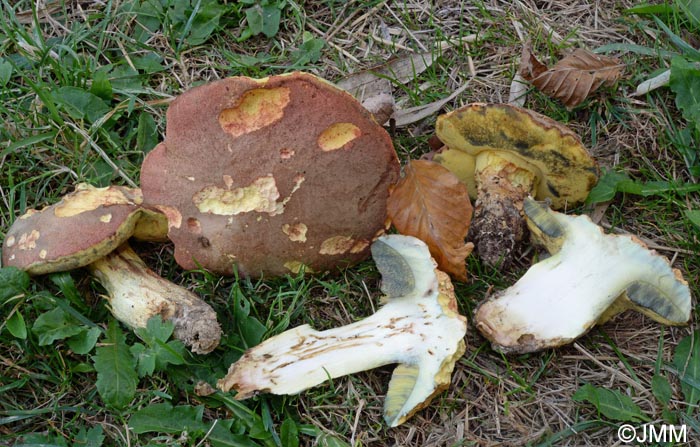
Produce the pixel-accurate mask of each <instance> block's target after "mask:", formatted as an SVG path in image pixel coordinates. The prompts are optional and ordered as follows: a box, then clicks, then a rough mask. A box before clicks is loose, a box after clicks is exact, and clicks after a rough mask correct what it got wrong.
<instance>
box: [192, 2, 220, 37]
mask: <svg viewBox="0 0 700 447" xmlns="http://www.w3.org/2000/svg"><path fill="white" fill-rule="evenodd" d="M198 1H199V0H194V2H193V3H196V2H198ZM224 12H226V8H225V7H224V6H222V5H220V4H219V3H218V2H217V1H216V0H202V1H201V5H200V9H199V11H198V12H197V14H196V15H195V16H194V17H193V18H192V17H191V16H190V17H188V23H190V26H189V29H187V23H185V30H187V31H189V32H188V35H187V37H186V39H185V40H186V41H187V43H188V44H189V45H200V44H202V43H204V42H205V41H206V40H207V39H209V36H211V34H212V33H213V32H214V31H215V30H216V28H217V27H218V26H219V20H220V19H221V16H222V15H223V14H224Z"/></svg>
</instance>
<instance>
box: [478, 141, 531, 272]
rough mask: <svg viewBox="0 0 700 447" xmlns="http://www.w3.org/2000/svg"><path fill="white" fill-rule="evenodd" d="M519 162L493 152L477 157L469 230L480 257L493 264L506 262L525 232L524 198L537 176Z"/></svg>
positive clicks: (529, 192) (529, 191)
mask: <svg viewBox="0 0 700 447" xmlns="http://www.w3.org/2000/svg"><path fill="white" fill-rule="evenodd" d="M511 157H512V156H511ZM518 164H519V165H522V164H523V162H522V161H520V162H519V163H518ZM518 164H515V163H512V162H511V161H510V160H509V159H508V157H506V156H502V155H499V154H498V153H495V152H483V153H481V154H479V155H478V156H477V157H476V167H475V171H474V176H475V182H476V185H477V198H476V202H475V206H474V219H473V222H472V227H471V231H472V235H473V240H474V243H475V245H476V249H477V251H478V252H479V257H481V259H482V260H483V261H484V262H486V263H487V264H489V265H492V266H495V265H497V264H498V263H499V262H501V263H503V264H508V263H509V262H510V260H511V258H512V254H513V252H514V251H515V249H516V248H517V246H518V245H519V244H520V242H521V241H522V240H523V238H524V236H525V233H526V231H525V221H524V220H523V218H522V216H521V212H522V207H523V200H524V199H525V197H527V196H528V195H529V194H531V193H532V191H533V188H534V185H535V179H536V177H535V174H534V171H533V170H528V169H523V168H521V167H519V166H518Z"/></svg>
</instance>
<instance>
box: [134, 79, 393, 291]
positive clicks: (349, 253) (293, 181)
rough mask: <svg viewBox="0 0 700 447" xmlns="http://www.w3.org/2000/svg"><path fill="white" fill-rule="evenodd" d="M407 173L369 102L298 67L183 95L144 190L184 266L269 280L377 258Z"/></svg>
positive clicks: (150, 159) (147, 166)
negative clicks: (372, 254)
mask: <svg viewBox="0 0 700 447" xmlns="http://www.w3.org/2000/svg"><path fill="white" fill-rule="evenodd" d="M398 173H399V164H398V160H397V157H396V153H395V151H394V148H393V145H392V142H391V139H390V138H389V135H388V134H387V132H386V131H385V130H384V129H383V128H382V127H381V126H380V125H378V124H377V123H376V122H375V121H374V119H373V118H372V116H371V114H370V113H369V112H367V111H366V110H365V109H364V108H363V107H362V106H361V105H360V103H359V102H357V100H355V99H354V98H353V97H352V96H351V95H350V94H348V93H346V92H344V91H342V90H340V89H338V88H336V87H334V86H333V85H331V84H329V83H328V82H326V81H323V80H321V79H319V78H316V77H314V76H313V75H310V74H305V73H291V74H287V75H281V76H272V77H269V78H265V79H260V80H256V79H251V78H245V77H234V78H229V79H224V80H220V81H217V82H213V83H211V84H207V85H203V86H199V87H195V88H193V89H191V90H189V91H187V92H186V93H184V94H182V95H181V96H179V97H178V98H177V99H176V100H175V101H173V102H172V103H171V105H170V107H169V109H168V112H167V127H166V135H165V140H164V142H163V143H161V144H159V145H158V146H157V147H156V148H155V149H154V150H153V151H151V152H150V153H149V154H148V156H147V157H146V159H145V160H144V163H143V166H142V171H141V187H142V189H143V195H144V200H145V203H146V204H148V205H150V206H154V207H155V208H157V209H159V210H161V211H162V212H163V213H164V214H165V215H166V216H167V217H168V225H169V232H168V236H169V238H170V239H171V240H172V241H173V242H174V243H175V259H176V261H177V262H178V263H179V264H180V265H181V266H182V267H184V268H186V269H191V268H195V267H197V266H201V267H204V268H206V269H209V270H211V271H214V272H217V273H221V274H232V273H233V272H234V271H235V270H237V271H238V272H240V273H241V274H243V275H246V276H253V277H258V276H262V275H265V276H275V275H283V274H289V273H297V272H298V271H299V270H300V269H302V268H304V269H305V270H306V271H307V272H308V271H315V272H319V271H325V270H329V269H332V268H334V267H337V266H347V265H351V264H353V263H355V262H357V261H359V260H362V259H364V258H365V257H367V255H368V254H369V247H370V243H371V242H372V240H374V239H375V238H376V237H377V236H378V235H380V234H381V233H382V232H383V231H384V222H385V219H386V199H387V196H388V190H389V186H390V185H391V184H392V183H394V182H395V181H396V180H397V178H398Z"/></svg>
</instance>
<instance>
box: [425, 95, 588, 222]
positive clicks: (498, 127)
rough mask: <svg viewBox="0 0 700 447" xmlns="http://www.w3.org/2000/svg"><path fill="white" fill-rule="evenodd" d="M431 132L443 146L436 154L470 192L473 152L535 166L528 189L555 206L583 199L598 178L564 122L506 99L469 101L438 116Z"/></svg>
mask: <svg viewBox="0 0 700 447" xmlns="http://www.w3.org/2000/svg"><path fill="white" fill-rule="evenodd" d="M436 132H437V136H438V137H439V138H440V140H441V141H442V142H443V143H444V144H445V145H446V146H447V148H446V150H445V151H443V153H442V154H438V155H436V157H435V161H438V162H440V163H442V164H444V165H446V166H447V167H449V168H450V169H451V170H453V172H457V173H458V176H459V177H460V179H461V180H462V181H463V182H465V183H466V184H467V185H468V186H470V185H471V188H470V193H471V194H472V195H473V194H475V187H474V166H475V162H474V159H475V157H476V156H477V155H478V154H479V153H481V152H484V151H498V152H499V153H500V154H501V155H502V156H504V157H506V158H508V159H509V161H511V162H512V163H515V164H517V165H518V166H520V167H523V168H525V169H529V170H532V171H534V173H535V174H536V177H537V180H536V184H535V187H534V191H533V195H534V196H535V197H536V198H537V199H540V200H544V199H549V200H551V203H552V206H553V207H554V208H557V209H558V208H563V207H565V206H566V205H571V204H574V203H578V202H581V201H583V200H584V199H585V198H586V197H587V195H588V192H589V191H590V190H591V188H592V187H593V186H594V185H595V183H596V182H597V180H598V166H597V164H596V162H595V161H594V160H593V159H592V158H591V156H590V155H589V154H588V152H587V150H586V148H585V147H584V146H583V144H582V143H581V141H580V139H579V137H578V136H577V135H576V134H575V133H574V132H573V131H571V130H570V129H568V128H567V127H566V126H564V125H562V124H560V123H558V122H557V121H554V120H552V119H550V118H548V117H546V116H544V115H540V114H538V113H536V112H533V111H531V110H527V109H522V108H519V107H516V106H512V105H508V104H470V105H467V106H465V107H462V108H460V109H457V110H454V111H452V112H449V113H447V114H444V115H441V116H439V117H438V118H437V123H436Z"/></svg>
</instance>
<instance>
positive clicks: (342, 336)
mask: <svg viewBox="0 0 700 447" xmlns="http://www.w3.org/2000/svg"><path fill="white" fill-rule="evenodd" d="M372 256H373V257H374V260H375V262H376V264H377V268H378V269H379V271H380V273H381V274H382V286H381V290H382V292H383V293H384V294H385V300H386V302H385V304H384V306H383V307H382V308H381V309H379V310H378V311H377V312H376V313H375V314H374V315H372V316H370V317H368V318H365V319H364V320H360V321H358V322H355V323H352V324H349V325H347V326H343V327H339V328H335V329H329V330H326V331H322V332H319V331H316V330H313V329H312V328H311V327H310V326H308V325H303V326H299V327H296V328H294V329H291V330H289V331H286V332H284V333H282V334H279V335H277V336H274V337H272V338H270V339H268V340H266V341H264V342H263V343H261V344H260V345H258V346H256V347H253V348H251V349H249V350H248V351H246V352H245V353H244V354H243V356H242V357H241V358H240V359H239V360H238V361H237V362H236V363H234V364H233V365H231V367H230V368H229V371H228V374H227V375H226V377H224V378H223V379H221V380H219V382H218V387H219V388H220V389H222V390H224V391H228V390H230V389H235V390H236V391H238V394H237V395H236V396H235V397H236V399H246V398H248V397H251V396H253V395H255V394H256V393H258V392H268V393H274V394H296V393H299V392H301V391H303V390H305V389H307V388H310V387H313V386H316V385H319V384H321V383H323V382H324V381H326V380H328V379H332V378H336V377H340V376H344V375H347V374H353V373H356V372H359V371H364V370H368V369H371V368H377V367H379V366H382V365H387V364H391V363H398V364H399V365H398V366H397V367H396V369H395V370H394V373H393V375H392V378H391V381H390V383H389V390H388V391H387V395H386V401H385V404H384V418H385V420H386V422H387V424H389V425H390V426H392V427H394V426H396V425H399V424H401V423H403V422H404V421H405V420H406V419H408V418H409V417H411V415H413V414H414V413H415V412H416V411H418V410H420V409H421V408H424V407H425V406H427V405H428V404H429V402H430V400H431V399H432V398H433V397H434V396H435V395H437V394H438V393H440V392H441V391H443V390H444V389H445V388H447V387H448V386H449V384H450V376H451V373H452V370H453V368H454V365H455V362H456V361H457V360H458V359H459V358H460V357H461V356H462V355H463V354H464V351H465V347H466V345H465V342H464V335H465V334H466V330H467V325H466V318H464V317H463V316H462V315H460V314H459V313H458V310H457V303H456V300H455V295H454V289H453V287H452V283H451V282H450V279H449V277H448V276H447V274H445V273H443V272H441V271H439V270H437V269H436V268H435V262H434V261H433V260H432V258H431V257H430V252H429V251H428V247H427V246H426V245H425V243H423V242H422V241H420V240H419V239H416V238H413V237H411V236H401V235H390V236H382V237H380V238H379V239H378V240H377V241H376V242H375V243H374V244H372Z"/></svg>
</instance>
